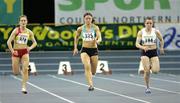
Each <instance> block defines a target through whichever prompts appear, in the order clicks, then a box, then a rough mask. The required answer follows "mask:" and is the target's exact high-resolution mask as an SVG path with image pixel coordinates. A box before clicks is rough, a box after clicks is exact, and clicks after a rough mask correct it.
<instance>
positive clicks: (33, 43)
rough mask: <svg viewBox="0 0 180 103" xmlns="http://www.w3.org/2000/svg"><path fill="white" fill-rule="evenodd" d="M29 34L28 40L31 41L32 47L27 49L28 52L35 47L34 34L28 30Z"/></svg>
mask: <svg viewBox="0 0 180 103" xmlns="http://www.w3.org/2000/svg"><path fill="white" fill-rule="evenodd" d="M29 32H30V39H31V41H32V45H31V46H30V47H29V51H30V50H32V49H33V48H35V47H36V46H37V42H36V39H35V38H34V33H33V32H32V31H31V30H29Z"/></svg>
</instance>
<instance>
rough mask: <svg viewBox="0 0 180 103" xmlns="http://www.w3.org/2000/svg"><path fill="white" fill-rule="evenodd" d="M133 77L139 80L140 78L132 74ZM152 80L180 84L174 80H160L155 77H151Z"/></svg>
mask: <svg viewBox="0 0 180 103" xmlns="http://www.w3.org/2000/svg"><path fill="white" fill-rule="evenodd" d="M130 76H131V77H136V78H138V76H135V75H133V74H130ZM139 78H142V77H139ZM151 79H152V80H158V81H164V82H169V83H177V84H180V82H179V81H174V80H167V79H160V78H154V77H151Z"/></svg>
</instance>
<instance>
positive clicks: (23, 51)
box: [12, 49, 28, 58]
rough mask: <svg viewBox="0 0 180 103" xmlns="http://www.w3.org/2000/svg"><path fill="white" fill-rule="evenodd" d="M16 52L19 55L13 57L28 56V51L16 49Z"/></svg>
mask: <svg viewBox="0 0 180 103" xmlns="http://www.w3.org/2000/svg"><path fill="white" fill-rule="evenodd" d="M14 50H15V51H17V52H18V55H14V54H13V55H12V56H13V57H19V58H22V56H23V55H25V54H28V51H27V49H14Z"/></svg>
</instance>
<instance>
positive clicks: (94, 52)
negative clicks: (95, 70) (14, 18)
mask: <svg viewBox="0 0 180 103" xmlns="http://www.w3.org/2000/svg"><path fill="white" fill-rule="evenodd" d="M83 52H85V53H87V54H88V55H89V56H90V57H91V56H95V55H98V49H97V48H85V47H82V49H81V53H83Z"/></svg>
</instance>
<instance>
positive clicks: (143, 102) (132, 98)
mask: <svg viewBox="0 0 180 103" xmlns="http://www.w3.org/2000/svg"><path fill="white" fill-rule="evenodd" d="M48 76H50V77H52V78H55V79H58V80H63V81H66V82H71V83H74V84H78V85H81V86H86V87H88V85H86V84H83V83H80V82H76V81H73V80H69V79H65V78H60V77H57V76H55V75H48ZM95 89H96V90H99V91H103V92H106V93H110V94H113V95H116V96H120V97H124V98H128V99H131V100H135V101H139V102H142V103H151V102H148V101H145V100H141V99H137V98H134V97H130V96H127V95H124V94H119V93H116V92H112V91H108V90H105V89H101V88H97V87H95Z"/></svg>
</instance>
